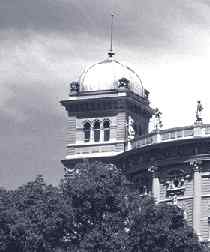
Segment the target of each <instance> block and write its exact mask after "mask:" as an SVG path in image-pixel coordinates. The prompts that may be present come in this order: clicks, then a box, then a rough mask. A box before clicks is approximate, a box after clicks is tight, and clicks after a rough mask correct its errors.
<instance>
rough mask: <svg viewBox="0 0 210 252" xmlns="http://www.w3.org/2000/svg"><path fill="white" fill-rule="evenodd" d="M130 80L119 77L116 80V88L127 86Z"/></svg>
mask: <svg viewBox="0 0 210 252" xmlns="http://www.w3.org/2000/svg"><path fill="white" fill-rule="evenodd" d="M129 83H130V81H129V80H128V79H126V78H124V77H123V78H121V79H119V80H118V88H128V86H129Z"/></svg>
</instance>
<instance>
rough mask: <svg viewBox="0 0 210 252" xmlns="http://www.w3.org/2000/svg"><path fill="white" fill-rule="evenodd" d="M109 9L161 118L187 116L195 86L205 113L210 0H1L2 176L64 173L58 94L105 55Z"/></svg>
mask: <svg viewBox="0 0 210 252" xmlns="http://www.w3.org/2000/svg"><path fill="white" fill-rule="evenodd" d="M112 12H114V13H115V14H116V17H115V20H114V49H115V51H116V52H117V54H116V56H117V57H118V58H119V60H121V61H122V60H127V62H126V64H128V65H131V66H132V65H133V66H134V68H135V69H136V71H137V72H138V73H139V74H140V76H141V77H142V80H143V83H144V86H145V87H146V88H148V89H149V90H150V91H151V100H152V105H153V106H159V107H160V109H161V110H162V111H163V113H164V121H166V123H164V124H165V125H166V126H176V125H181V124H182V125H183V124H185V123H186V124H188V123H189V124H190V123H191V122H193V116H194V107H193V106H194V105H193V104H194V103H195V101H196V100H197V97H198V96H199V97H198V98H199V99H201V100H203V101H204V106H205V111H206V115H207V114H208V111H209V110H208V109H207V107H209V108H210V104H209V102H208V93H209V92H208V84H209V82H210V77H209V73H208V66H209V62H210V46H209V45H210V35H209V25H210V15H209V13H210V4H209V2H208V1H205V0H200V1H192V0H186V1H181V0H174V1H168V0H159V1H157V0H147V1H139V0H132V1H122V0H115V1H113V0H107V1H97V0H91V1H90V0H83V1H81V0H36V1H34V0H19V1H13V0H7V1H1V3H0V41H1V48H0V66H1V67H0V76H1V78H0V117H1V118H0V121H1V124H0V136H1V139H2V141H1V145H0V159H1V162H2V166H1V169H0V184H1V185H4V186H7V187H15V186H17V185H19V184H21V183H23V182H26V181H27V180H29V179H31V178H32V177H34V176H35V175H36V174H38V173H43V174H44V175H46V177H47V178H48V181H49V182H52V183H57V182H58V181H59V178H60V177H62V174H63V168H62V166H61V165H60V164H59V160H60V159H61V158H62V157H63V156H64V139H65V133H66V130H65V125H66V124H65V122H66V121H67V119H66V117H65V112H64V111H63V109H62V108H61V106H60V105H59V104H58V101H59V100H60V99H62V98H65V97H66V96H67V95H68V92H69V90H68V88H69V87H68V84H69V82H71V81H72V80H76V79H77V78H78V77H79V75H80V74H81V72H82V70H83V69H84V68H85V67H87V66H88V65H91V64H93V63H95V62H97V61H100V60H103V59H104V58H105V57H106V52H107V50H108V48H109V33H110V13H112ZM166 94H167V95H166ZM179 111H182V113H179Z"/></svg>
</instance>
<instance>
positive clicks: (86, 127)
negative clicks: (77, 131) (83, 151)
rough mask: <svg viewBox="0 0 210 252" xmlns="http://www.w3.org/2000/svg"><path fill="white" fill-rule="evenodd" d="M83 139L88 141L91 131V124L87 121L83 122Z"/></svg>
mask: <svg viewBox="0 0 210 252" xmlns="http://www.w3.org/2000/svg"><path fill="white" fill-rule="evenodd" d="M83 130H84V140H85V142H90V131H91V126H90V123H89V122H86V123H85V124H84V128H83Z"/></svg>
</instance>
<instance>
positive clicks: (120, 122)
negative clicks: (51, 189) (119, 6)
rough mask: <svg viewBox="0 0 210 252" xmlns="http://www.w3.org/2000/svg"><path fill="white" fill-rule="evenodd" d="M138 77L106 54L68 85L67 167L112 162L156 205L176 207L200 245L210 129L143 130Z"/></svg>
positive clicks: (206, 208) (145, 116) (207, 230)
mask: <svg viewBox="0 0 210 252" xmlns="http://www.w3.org/2000/svg"><path fill="white" fill-rule="evenodd" d="M148 96H149V92H148V91H147V90H146V89H144V88H143V86H142V82H141V79H140V78H139V76H138V75H137V74H136V73H135V72H134V71H133V70H132V69H131V68H129V67H128V66H126V65H124V64H122V63H120V62H118V61H117V60H115V59H114V58H113V55H109V57H108V59H106V60H104V61H102V62H99V63H97V64H95V65H93V66H91V67H89V68H88V69H87V70H86V71H84V72H83V73H82V75H81V76H80V78H79V80H78V81H76V82H72V83H71V84H70V94H69V97H68V98H67V99H65V100H62V101H61V104H62V105H63V106H64V107H65V109H66V111H67V114H68V134H67V155H66V157H65V158H64V159H63V160H62V162H63V164H64V166H65V168H66V169H71V167H73V166H74V165H75V164H76V163H77V162H80V161H81V160H82V159H84V158H88V159H100V160H105V161H106V162H113V163H115V164H117V165H118V166H119V167H120V168H122V169H123V170H124V172H125V173H126V174H127V175H128V176H129V177H130V178H131V179H133V180H136V181H137V183H138V184H139V188H140V190H141V191H142V193H143V194H146V193H152V194H153V196H154V198H155V200H156V202H169V203H172V204H177V205H178V206H180V207H181V208H183V209H184V211H185V216H186V219H187V221H188V222H189V224H191V225H192V226H193V228H194V230H195V231H196V232H197V234H198V235H199V237H200V239H201V240H202V241H209V240H210V125H206V124H203V123H202V118H201V117H199V114H197V117H196V122H195V124H193V125H190V126H188V127H176V128H172V129H167V130H160V128H159V125H158V123H160V120H159V119H160V118H159V115H158V114H157V113H156V115H155V117H156V119H157V124H156V128H155V129H154V130H153V131H152V132H150V133H149V132H148V126H149V121H150V119H151V117H152V116H153V115H154V110H153V109H152V108H151V107H150V104H149V98H148Z"/></svg>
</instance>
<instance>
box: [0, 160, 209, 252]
mask: <svg viewBox="0 0 210 252" xmlns="http://www.w3.org/2000/svg"><path fill="white" fill-rule="evenodd" d="M66 175H67V176H66V178H65V180H64V181H63V183H61V185H60V186H59V187H54V186H52V185H46V183H45V182H44V180H43V177H42V176H38V177H37V178H36V179H35V180H34V181H32V182H29V183H27V184H26V185H23V186H21V187H19V188H18V189H17V190H14V191H7V190H4V189H0V251H2V252H3V251H4V252H10V251H15V252H26V251H27V252H28V251H30V252H48V251H60V252H61V251H62V252H64V251H65V252H67V251H71V252H107V251H113V252H115V251H119V252H125V251H126V252H159V251H161V252H162V251H163V252H169V251H170V252H178V251H179V252H182V251H183V252H188V251H193V249H194V251H196V252H202V251H204V250H203V247H202V246H201V245H200V243H199V242H198V239H197V236H196V235H195V234H194V233H193V230H192V228H190V227H189V226H188V225H187V224H186V221H185V220H184V216H183V211H182V210H181V209H179V208H178V207H176V206H170V205H167V204H159V205H156V204H155V203H154V201H153V199H152V198H151V197H148V196H144V197H142V196H141V195H140V194H139V192H138V191H137V190H134V188H135V187H134V186H133V185H132V187H131V183H130V182H129V181H128V180H127V179H126V177H125V176H124V175H123V174H122V172H121V171H120V170H119V169H117V168H116V167H115V166H114V165H112V164H103V163H100V162H87V161H85V162H83V163H80V164H77V165H76V166H75V167H74V169H73V170H72V171H71V172H69V173H67V174H66ZM131 188H132V190H131Z"/></svg>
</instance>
